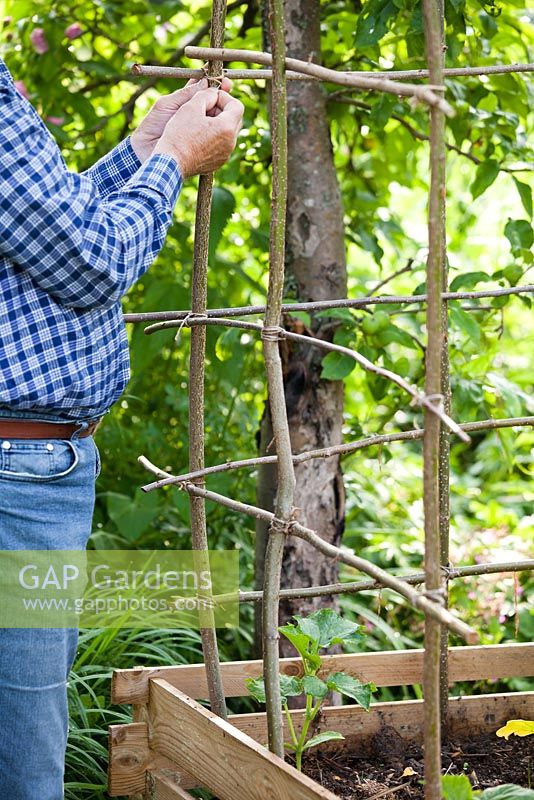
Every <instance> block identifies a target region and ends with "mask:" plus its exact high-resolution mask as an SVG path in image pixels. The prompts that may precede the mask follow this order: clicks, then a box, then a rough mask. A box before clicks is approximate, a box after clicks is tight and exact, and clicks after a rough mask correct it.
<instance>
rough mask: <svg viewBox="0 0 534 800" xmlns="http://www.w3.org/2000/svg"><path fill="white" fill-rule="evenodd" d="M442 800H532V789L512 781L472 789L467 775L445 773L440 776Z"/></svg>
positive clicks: (533, 794)
mask: <svg viewBox="0 0 534 800" xmlns="http://www.w3.org/2000/svg"><path fill="white" fill-rule="evenodd" d="M442 787H443V797H444V800H474V798H475V797H479V798H480V800H534V791H532V789H523V788H522V787H521V786H515V784H513V783H504V784H503V785H502V786H495V787H493V788H491V789H485V790H484V791H483V792H479V791H474V790H473V787H472V786H471V783H470V781H469V778H468V777H467V775H445V777H444V778H442Z"/></svg>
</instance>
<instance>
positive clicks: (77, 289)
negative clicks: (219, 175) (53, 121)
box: [0, 86, 181, 309]
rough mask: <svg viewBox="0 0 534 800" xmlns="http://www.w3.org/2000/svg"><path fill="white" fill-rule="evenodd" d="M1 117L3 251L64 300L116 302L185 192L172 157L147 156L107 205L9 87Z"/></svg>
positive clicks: (89, 304) (79, 304)
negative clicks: (68, 163) (69, 167)
mask: <svg viewBox="0 0 534 800" xmlns="http://www.w3.org/2000/svg"><path fill="white" fill-rule="evenodd" d="M0 112H1V116H0V118H1V120H2V121H1V126H0V254H1V255H4V256H6V257H7V258H8V259H9V260H10V261H12V262H13V263H15V264H16V265H17V266H18V267H19V268H20V269H22V270H24V272H25V273H27V274H28V275H30V277H31V278H32V279H33V280H34V281H35V283H36V284H37V285H38V286H40V288H41V289H44V290H45V291H46V292H48V293H49V294H50V295H51V296H53V297H54V298H55V299H56V300H57V301H58V302H59V303H61V304H64V305H66V306H72V307H74V308H82V309H89V308H96V307H107V306H111V305H112V304H113V303H116V302H117V301H118V300H119V299H120V298H121V297H122V295H123V294H125V292H126V291H127V290H128V289H129V288H130V286H131V285H132V284H133V283H134V282H135V281H136V280H137V278H139V276H140V275H141V274H142V273H143V272H144V271H145V270H146V269H147V267H148V266H149V265H150V263H151V262H152V261H153V260H154V258H155V256H156V254H157V253H158V251H159V250H160V248H161V246H162V244H163V241H164V238H165V234H166V231H167V227H168V225H169V223H170V220H171V214H172V210H173V207H174V204H175V202H176V199H177V197H178V194H179V191H180V187H181V176H180V173H179V169H178V168H177V165H176V163H175V161H173V159H172V158H170V157H169V156H163V158H162V157H159V156H156V157H153V158H150V159H149V160H148V161H147V162H146V163H145V164H144V165H143V166H142V167H141V168H140V169H139V170H138V172H137V173H135V175H133V177H132V178H130V180H129V181H128V182H127V183H126V185H125V186H124V187H123V188H122V189H121V190H120V191H116V192H113V193H112V194H110V195H109V197H108V198H107V199H106V200H102V198H101V197H100V196H99V193H98V191H97V189H96V186H95V184H94V183H93V181H92V180H91V179H90V178H88V177H86V176H83V175H76V174H74V173H71V172H68V170H67V169H66V167H65V164H64V162H63V160H62V158H61V155H60V153H59V150H58V148H57V147H56V145H55V143H54V141H53V139H52V138H51V137H49V136H48V135H47V134H46V132H45V131H43V129H42V127H41V126H39V124H38V121H37V120H35V118H34V117H33V115H30V114H29V113H27V111H26V110H25V108H24V105H23V103H22V102H20V100H19V99H18V97H17V96H16V93H15V92H14V91H12V90H11V89H10V87H3V86H2V87H0Z"/></svg>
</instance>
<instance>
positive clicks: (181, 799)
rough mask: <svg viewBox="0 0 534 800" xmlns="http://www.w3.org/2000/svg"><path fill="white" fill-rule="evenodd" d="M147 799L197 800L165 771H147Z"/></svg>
mask: <svg viewBox="0 0 534 800" xmlns="http://www.w3.org/2000/svg"><path fill="white" fill-rule="evenodd" d="M147 800H195V798H194V797H193V795H192V794H189V792H187V791H186V790H185V789H184V788H183V787H182V786H180V785H179V784H177V783H175V781H174V780H173V778H172V777H169V776H168V775H166V774H165V772H163V771H161V770H159V771H158V772H148V773H147Z"/></svg>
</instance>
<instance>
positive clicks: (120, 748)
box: [108, 722, 197, 797]
mask: <svg viewBox="0 0 534 800" xmlns="http://www.w3.org/2000/svg"><path fill="white" fill-rule="evenodd" d="M108 742H109V767H108V794H109V795H110V796H111V797H119V796H124V795H127V796H128V797H130V796H131V797H133V796H135V795H137V796H140V797H144V796H145V789H146V773H147V770H165V771H166V774H167V775H171V776H173V779H174V781H175V782H178V783H180V784H181V785H182V786H183V787H184V788H187V789H189V788H193V787H194V786H196V785H197V784H196V783H195V781H192V780H190V779H189V776H187V775H185V773H182V772H179V771H178V770H177V768H176V766H175V764H173V763H172V762H170V761H169V760H168V759H167V758H165V757H164V756H160V755H158V754H157V753H155V752H153V751H152V750H151V749H150V748H149V746H148V726H147V725H146V723H144V722H132V723H130V724H128V725H110V726H109V739H108Z"/></svg>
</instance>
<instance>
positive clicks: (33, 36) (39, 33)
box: [30, 28, 48, 56]
mask: <svg viewBox="0 0 534 800" xmlns="http://www.w3.org/2000/svg"><path fill="white" fill-rule="evenodd" d="M30 42H31V43H32V45H33V49H34V50H35V52H36V53H38V54H39V55H40V56H42V55H43V53H47V52H48V42H47V41H46V36H45V32H44V30H43V29H42V28H34V29H33V31H32V32H31V33H30Z"/></svg>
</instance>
